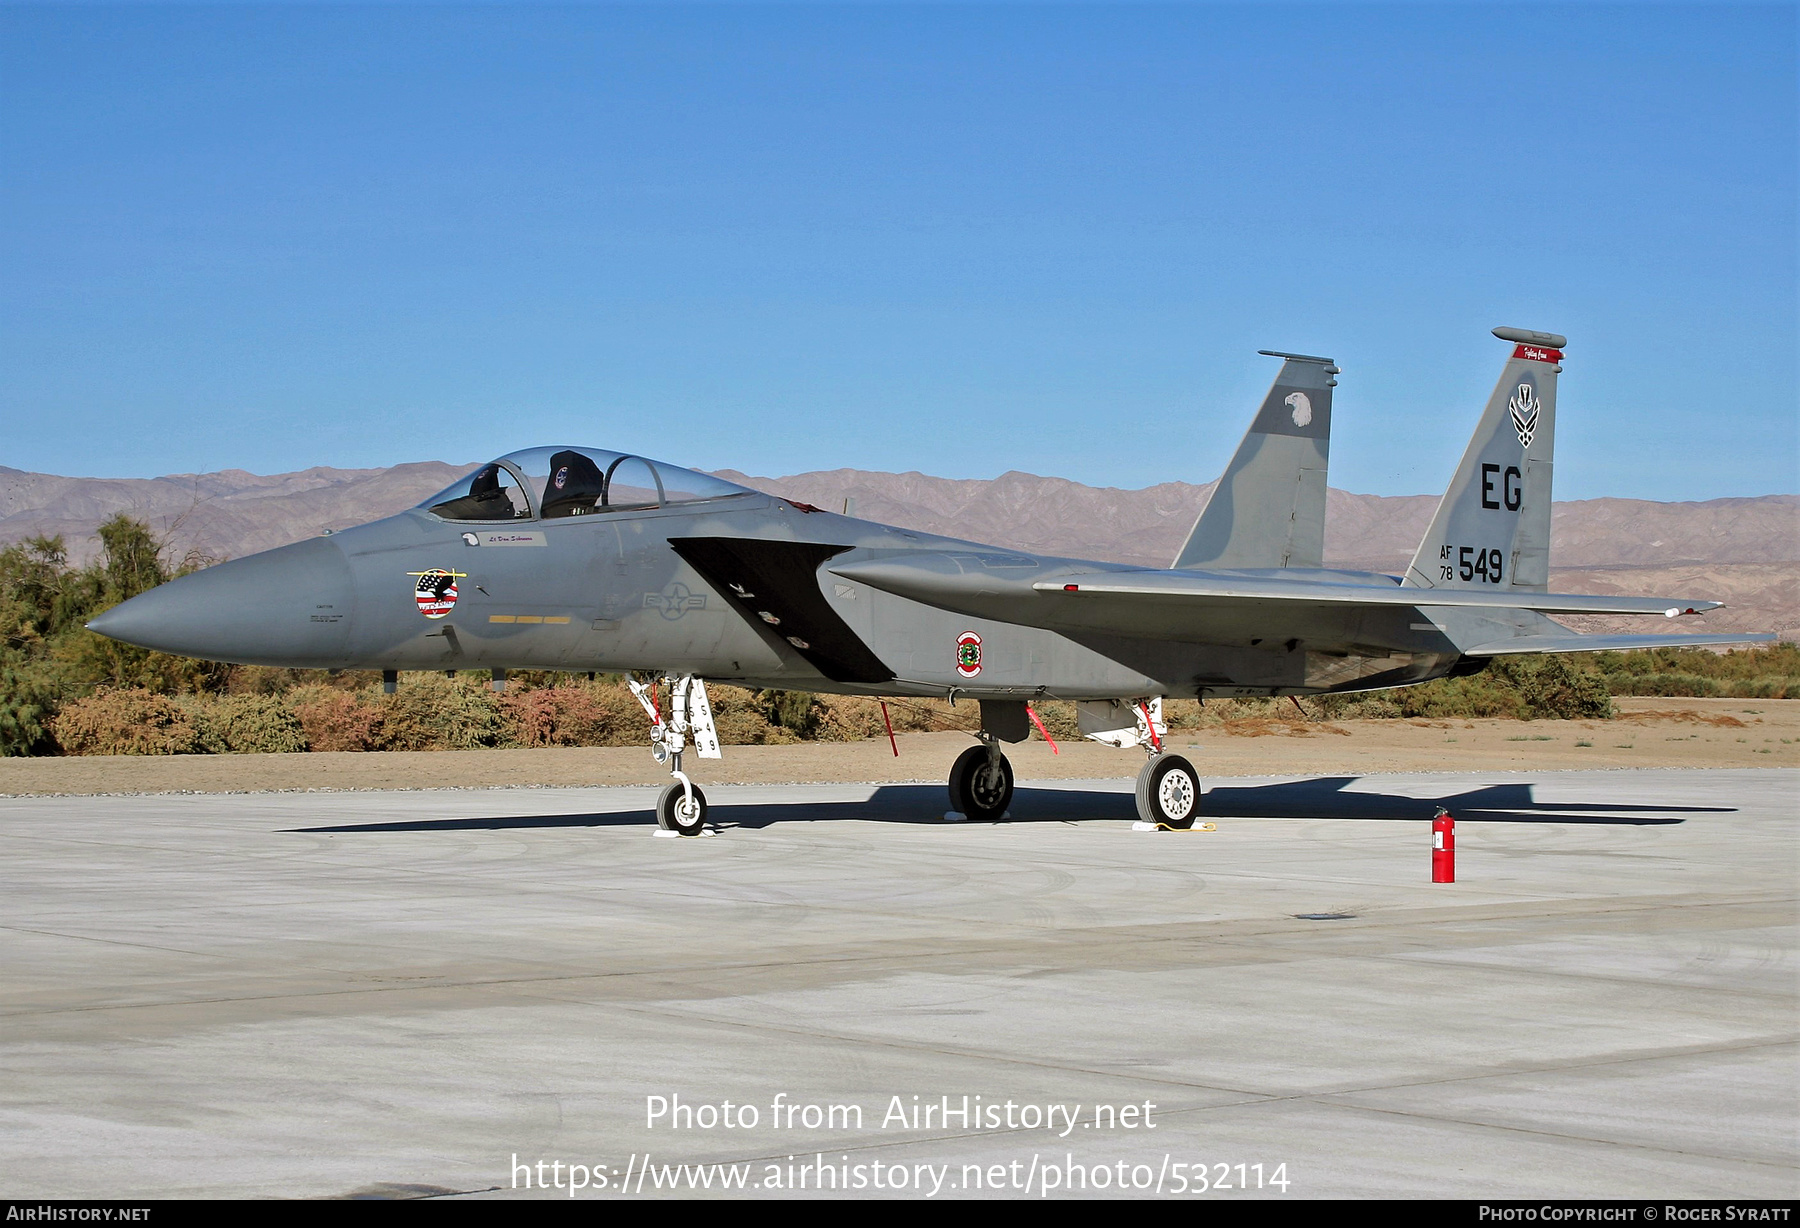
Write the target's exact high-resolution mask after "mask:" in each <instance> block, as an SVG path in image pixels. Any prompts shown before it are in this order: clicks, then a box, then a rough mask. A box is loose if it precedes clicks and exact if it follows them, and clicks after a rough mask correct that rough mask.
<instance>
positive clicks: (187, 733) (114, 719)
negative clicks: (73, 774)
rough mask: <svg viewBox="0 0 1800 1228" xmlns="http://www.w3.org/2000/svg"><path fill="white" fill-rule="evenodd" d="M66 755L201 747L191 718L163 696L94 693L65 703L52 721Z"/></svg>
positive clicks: (179, 750) (161, 752)
mask: <svg viewBox="0 0 1800 1228" xmlns="http://www.w3.org/2000/svg"><path fill="white" fill-rule="evenodd" d="M52 732H53V733H54V734H55V736H56V741H57V744H58V745H60V746H61V747H62V749H63V752H64V753H65V754H70V755H185V754H192V753H193V752H195V751H197V750H199V749H200V739H199V736H198V733H197V731H196V730H195V728H194V722H193V720H192V718H190V717H189V716H188V714H187V713H186V712H185V711H183V710H182V708H181V707H180V705H178V704H177V703H176V702H175V701H174V700H172V699H170V698H169V697H168V696H166V695H157V694H155V693H153V692H151V691H146V690H142V689H140V688H132V689H130V690H122V691H98V692H96V693H94V694H92V695H89V696H87V697H86V698H83V699H77V700H74V701H72V702H70V703H67V704H64V705H63V707H62V710H61V711H60V712H58V713H57V714H56V716H55V718H54V719H53V721H52Z"/></svg>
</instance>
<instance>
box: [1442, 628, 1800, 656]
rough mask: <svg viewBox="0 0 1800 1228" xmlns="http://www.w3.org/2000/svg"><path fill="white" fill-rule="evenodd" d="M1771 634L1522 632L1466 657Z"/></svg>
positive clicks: (1733, 640) (1757, 640) (1755, 639)
mask: <svg viewBox="0 0 1800 1228" xmlns="http://www.w3.org/2000/svg"><path fill="white" fill-rule="evenodd" d="M1774 640H1775V637H1774V636H1773V635H1754V634H1751V633H1749V632H1740V633H1738V634H1735V635H1577V634H1576V633H1574V632H1573V631H1571V632H1569V633H1568V634H1567V635H1521V636H1518V637H1516V638H1514V639H1510V640H1497V641H1495V642H1494V643H1492V644H1477V645H1476V646H1475V647H1473V648H1468V649H1465V650H1464V651H1463V656H1465V657H1504V656H1511V655H1512V654H1514V653H1521V652H1626V651H1629V650H1630V649H1633V648H1703V647H1706V646H1708V645H1711V644H1769V643H1773V642H1774Z"/></svg>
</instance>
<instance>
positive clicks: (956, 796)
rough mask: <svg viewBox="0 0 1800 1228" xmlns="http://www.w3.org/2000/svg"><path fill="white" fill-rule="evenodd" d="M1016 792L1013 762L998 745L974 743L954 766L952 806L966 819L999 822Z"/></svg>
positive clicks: (959, 756) (951, 771) (951, 789)
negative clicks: (1014, 789) (1007, 759)
mask: <svg viewBox="0 0 1800 1228" xmlns="http://www.w3.org/2000/svg"><path fill="white" fill-rule="evenodd" d="M1012 795H1013V771H1012V764H1010V763H1008V762H1007V761H1006V756H1005V755H1003V754H1001V753H1000V751H999V749H998V748H997V747H994V746H989V745H982V746H971V747H969V749H968V750H965V751H964V752H963V753H962V754H960V755H958V756H957V758H956V763H955V764H954V765H953V766H952V767H951V768H950V809H951V810H952V811H953V812H955V813H957V814H960V815H962V816H963V817H964V818H967V819H976V820H981V821H986V822H997V821H998V820H1000V819H1003V818H1005V817H1006V808H1007V807H1008V806H1010V805H1011V804H1012Z"/></svg>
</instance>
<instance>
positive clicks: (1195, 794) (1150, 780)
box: [1137, 750, 1200, 831]
mask: <svg viewBox="0 0 1800 1228" xmlns="http://www.w3.org/2000/svg"><path fill="white" fill-rule="evenodd" d="M1137 812H1138V821H1139V822H1140V823H1144V824H1147V825H1149V826H1153V827H1155V828H1156V829H1157V830H1159V831H1161V830H1169V831H1187V830H1189V829H1190V828H1192V827H1193V826H1194V819H1195V818H1196V817H1197V816H1198V815H1199V814H1200V773H1198V772H1196V771H1195V770H1194V765H1193V764H1191V763H1189V762H1188V761H1187V760H1186V759H1184V758H1182V757H1181V756H1180V755H1170V754H1166V753H1164V752H1162V751H1158V750H1152V751H1151V752H1150V759H1149V761H1148V762H1146V763H1145V764H1144V767H1143V770H1142V771H1140V772H1139V773H1138V778H1137Z"/></svg>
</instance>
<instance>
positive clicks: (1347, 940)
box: [0, 769, 1800, 1198]
mask: <svg viewBox="0 0 1800 1228" xmlns="http://www.w3.org/2000/svg"><path fill="white" fill-rule="evenodd" d="M1129 787H1130V782H1129V781H1121V780H1114V781H1094V782H1081V781H1057V782H1054V783H1043V784H1038V785H1032V784H1029V783H1026V784H1022V785H1021V787H1020V790H1019V794H1018V798H1017V800H1016V802H1015V804H1014V807H1013V816H1014V817H1013V820H1012V821H1011V822H1007V823H1001V824H956V825H953V824H946V823H944V822H942V821H941V819H940V816H941V814H942V811H943V809H944V790H943V787H942V786H941V785H907V784H885V785H807V786H776V785H741V786H718V787H715V788H711V789H709V790H708V794H709V797H710V799H711V801H712V803H713V817H714V818H715V820H717V822H718V824H719V827H718V829H717V831H716V833H715V834H712V835H709V836H706V837H701V838H695V839H687V840H682V839H653V838H652V837H651V832H652V831H653V830H654V829H653V823H652V820H651V815H650V806H651V805H652V803H653V801H654V799H655V797H656V792H657V791H656V790H655V789H650V788H604V789H602V788H594V789H555V790H518V789H508V790H483V791H455V790H439V791H411V792H403V793H334V794H296V793H288V794H273V793H270V794H247V795H245V794H236V795H212V796H176V795H160V796H143V797H113V796H109V797H87V798H81V797H38V798H14V799H5V800H0V929H3V932H4V941H3V943H0V1196H5V1197H10V1198H49V1197H64V1198H69V1197H119V1198H132V1197H180V1196H240V1197H241V1196H252V1197H255V1196H343V1195H362V1196H384V1195H385V1196H400V1197H405V1196H409V1195H413V1196H417V1195H443V1196H447V1195H452V1194H455V1195H463V1196H486V1197H511V1196H520V1195H525V1194H527V1193H529V1194H531V1195H539V1196H541V1195H544V1194H548V1195H549V1196H553V1197H569V1196H570V1194H571V1190H570V1189H568V1188H567V1186H568V1185H569V1184H570V1176H571V1174H572V1173H575V1172H577V1171H579V1173H580V1174H581V1180H582V1181H583V1182H584V1183H585V1184H586V1188H583V1189H580V1190H578V1191H575V1192H574V1193H575V1196H579V1197H589V1198H607V1197H618V1196H619V1195H620V1193H621V1189H620V1187H621V1185H622V1184H623V1185H627V1186H630V1187H631V1188H630V1189H629V1190H628V1192H629V1193H631V1194H633V1195H636V1194H640V1193H641V1194H642V1195H643V1196H645V1197H650V1196H653V1195H655V1196H665V1197H666V1196H682V1197H687V1196H700V1197H704V1196H713V1197H717V1196H720V1195H721V1193H730V1194H732V1195H733V1196H743V1195H744V1194H748V1195H752V1196H754V1195H757V1194H759V1193H760V1194H768V1193H771V1192H779V1193H781V1194H783V1195H787V1194H790V1193H792V1192H795V1191H791V1190H789V1189H787V1188H786V1186H787V1185H788V1184H789V1182H790V1181H792V1182H798V1181H800V1180H801V1179H802V1178H804V1180H805V1181H806V1189H805V1190H804V1191H799V1192H803V1193H804V1192H811V1190H812V1188H813V1187H814V1186H815V1185H817V1184H819V1183H821V1182H826V1181H837V1182H839V1183H840V1188H839V1189H838V1191H837V1193H838V1194H839V1195H840V1196H841V1195H842V1194H843V1193H845V1192H846V1191H845V1189H844V1186H848V1193H849V1194H850V1195H851V1196H855V1197H878V1196H900V1197H938V1198H947V1197H954V1196H960V1197H968V1196H989V1197H992V1196H1002V1197H1022V1196H1026V1195H1027V1194H1029V1195H1030V1196H1032V1197H1037V1196H1039V1195H1040V1194H1043V1193H1048V1194H1049V1195H1050V1196H1052V1197H1062V1196H1068V1195H1070V1194H1073V1195H1075V1196H1080V1195H1083V1194H1086V1195H1089V1196H1093V1195H1095V1194H1099V1195H1101V1196H1108V1197H1112V1196H1118V1195H1119V1194H1120V1193H1121V1192H1123V1193H1126V1194H1140V1195H1154V1194H1155V1193H1157V1192H1158V1191H1159V1190H1160V1192H1161V1193H1162V1194H1163V1195H1164V1196H1172V1195H1173V1196H1184V1197H1188V1198H1196V1197H1206V1198H1214V1197H1244V1196H1250V1197H1262V1198H1281V1197H1287V1198H1299V1197H1327V1196H1330V1197H1343V1196H1348V1197H1356V1196H1417V1197H1495V1198H1501V1197H1505V1198H1579V1197H1599V1198H1606V1197H1628V1198H1650V1197H1659V1198H1660V1197H1668V1198H1684V1197H1685V1198H1729V1197H1758V1198H1794V1197H1796V1196H1797V1195H1800V1140H1797V1132H1800V1076H1797V1063H1796V1050H1797V1046H1796V1040H1797V1038H1800V1037H1797V1033H1800V1010H1797V1007H1800V974H1797V963H1796V936H1797V929H1800V925H1797V923H1800V903H1797V895H1800V844H1797V841H1796V818H1797V817H1800V772H1797V771H1794V770H1790V769H1776V770H1761V771H1758V770H1716V771H1675V770H1635V771H1606V772H1561V773H1558V772H1543V773H1537V774H1528V773H1527V774H1520V773H1507V772H1484V773H1478V774H1464V775H1453V774H1441V775H1437V774H1414V775H1388V776H1364V777H1339V778H1326V779H1318V778H1314V779H1308V780H1293V779H1291V778H1289V779H1284V778H1240V779H1231V780H1221V781H1219V782H1217V783H1215V784H1214V785H1213V787H1212V788H1211V789H1210V791H1209V792H1208V794H1207V798H1206V812H1207V817H1208V818H1209V819H1211V820H1213V821H1214V822H1216V823H1217V825H1218V830H1217V831H1214V832H1194V833H1179V834H1178V833H1138V832H1133V831H1131V830H1130V820H1131V818H1132V813H1131V799H1130V793H1129ZM1439 801H1442V802H1443V803H1444V804H1445V805H1447V806H1448V807H1449V808H1450V810H1451V812H1452V813H1453V814H1454V815H1455V816H1456V818H1457V820H1458V822H1457V833H1456V834H1457V840H1458V866H1457V869H1458V879H1459V881H1458V882H1456V883H1454V884H1433V883H1432V882H1431V881H1430V868H1429V867H1430V835H1429V819H1430V816H1431V814H1432V812H1433V809H1434V806H1435V804H1436V803H1437V802H1439ZM1308 917H1318V918H1326V919H1304V918H1308ZM915 1097H916V1099H915ZM964 1097H967V1098H968V1099H967V1101H966V1102H965V1100H964ZM977 1097H979V1100H977V1099H976V1098H977ZM727 1101H729V1102H730V1103H731V1105H732V1106H733V1113H734V1114H735V1116H734V1124H732V1125H730V1126H727V1125H726V1124H725V1122H724V1121H722V1120H720V1117H721V1116H722V1115H723V1112H724V1110H723V1108H722V1106H723V1105H724V1103H725V1102H727ZM659 1102H660V1104H661V1105H662V1106H663V1107H664V1110H665V1111H664V1112H663V1113H662V1115H661V1116H660V1117H658V1118H656V1119H654V1120H652V1119H651V1114H652V1113H654V1112H655V1111H656V1110H657V1107H658V1105H659ZM965 1103H966V1104H967V1106H968V1107H969V1108H970V1109H971V1110H972V1112H971V1113H970V1115H969V1117H968V1118H967V1119H963V1118H962V1117H960V1116H959V1115H958V1114H956V1113H952V1114H951V1116H950V1117H949V1119H948V1120H947V1121H946V1120H945V1119H944V1117H943V1116H942V1114H941V1113H937V1114H934V1115H932V1116H931V1117H930V1118H929V1119H927V1118H926V1117H925V1116H924V1115H923V1114H922V1113H921V1114H920V1115H919V1116H917V1117H915V1116H914V1113H915V1111H917V1110H922V1109H924V1108H926V1107H931V1108H935V1109H942V1108H943V1107H945V1106H946V1105H947V1106H948V1107H949V1108H951V1109H952V1110H960V1109H962V1108H963V1107H964V1106H965ZM677 1104H679V1105H681V1106H685V1107H686V1108H687V1109H688V1110H689V1112H690V1113H691V1114H692V1116H690V1117H687V1118H681V1117H680V1116H679V1110H678V1109H677V1107H676V1106H677ZM708 1106H710V1113H711V1116H710V1117H709V1111H708ZM745 1106H748V1107H749V1108H750V1109H753V1110H754V1111H755V1117H756V1120H755V1122H754V1123H750V1122H749V1121H748V1120H747V1118H748V1117H749V1113H748V1112H746V1110H745ZM809 1106H810V1107H812V1108H813V1109H814V1110H815V1113H814V1114H813V1115H812V1116H813V1119H814V1121H815V1122H816V1124H810V1125H809V1114H808V1112H807V1109H808V1107H809ZM831 1106H836V1107H837V1109H838V1112H837V1114H836V1116H835V1117H832V1116H830V1115H829V1111H830V1108H831ZM1101 1106H1106V1107H1105V1108H1104V1109H1102V1108H1101ZM1145 1106H1152V1107H1145ZM852 1108H855V1109H858V1110H860V1115H861V1121H860V1124H859V1123H858V1122H857V1121H856V1120H855V1118H854V1116H853V1115H852V1113H851V1110H852ZM787 1110H793V1115H792V1117H790V1118H788V1119H787V1120H783V1117H784V1113H785V1112H786V1111H787ZM1033 1112H1035V1113H1036V1115H1037V1121H1036V1124H1033V1121H1032V1113H1033ZM990 1113H991V1114H992V1115H991V1116H990V1115H989V1114H990ZM1008 1116H1010V1117H1011V1125H1010V1126H1009V1125H1008V1124H1007V1120H1006V1119H1007V1118H1008ZM1146 1118H1147V1120H1146ZM1046 1119H1048V1120H1049V1121H1051V1122H1053V1123H1054V1124H1053V1125H1046V1124H1044V1123H1045V1120H1046ZM709 1121H710V1122H711V1127H710V1128H707V1123H708V1122H709ZM646 1155H647V1156H648V1157H649V1164H648V1166H646V1164H645V1157H646ZM789 1157H794V1158H793V1160H792V1161H791V1162H790V1160H789ZM816 1157H817V1158H816ZM539 1161H543V1167H542V1168H539V1167H537V1165H538V1162H539ZM683 1164H685V1165H713V1164H724V1165H726V1166H727V1167H726V1168H724V1169H714V1168H710V1167H709V1168H701V1169H688V1170H680V1169H672V1168H667V1167H665V1166H670V1165H683ZM552 1165H554V1167H552ZM570 1165H578V1166H580V1168H579V1170H576V1169H571V1168H570ZM732 1165H740V1166H744V1167H741V1168H735V1169H734V1168H732V1167H730V1166H732ZM1258 1165H1261V1168H1260V1169H1258V1168H1257V1167H1256V1166H1258ZM1225 1166H1229V1167H1225ZM1239 1166H1242V1167H1241V1168H1240V1167H1239ZM646 1177H647V1178H648V1180H646ZM540 1178H542V1179H544V1180H546V1181H548V1182H549V1183H550V1184H552V1186H553V1187H555V1186H556V1185H557V1184H558V1183H560V1185H561V1187H562V1188H551V1189H549V1190H548V1191H545V1190H541V1189H539V1188H537V1183H538V1181H539V1179H540ZM1259 1178H1260V1182H1259ZM740 1179H741V1180H742V1181H743V1182H744V1187H743V1189H742V1190H741V1191H739V1190H736V1189H732V1190H722V1189H721V1183H722V1182H730V1181H736V1180H740ZM1202 1179H1204V1181H1205V1184H1206V1186H1207V1189H1206V1191H1205V1192H1204V1193H1201V1192H1200V1185H1201V1181H1202ZM1221 1179H1223V1181H1224V1182H1225V1184H1227V1185H1229V1186H1230V1187H1231V1188H1229V1189H1219V1188H1216V1186H1217V1184H1218V1183H1219V1182H1220V1180H1221ZM524 1181H528V1182H530V1183H531V1188H530V1189H529V1190H527V1189H526V1188H525V1186H524V1185H523V1184H522V1182H524ZM707 1181H710V1182H711V1183H712V1185H711V1188H710V1189H708V1188H693V1187H695V1186H700V1185H701V1184H702V1183H703V1182H707ZM1102 1181H1104V1185H1102ZM601 1182H604V1188H601V1186H600V1183H601ZM638 1183H642V1184H638ZM775 1183H778V1186H779V1188H777V1186H776V1184H775ZM1259 1184H1260V1188H1259ZM1245 1186H1248V1187H1249V1188H1248V1189H1245V1188H1243V1187H1245ZM1070 1187H1074V1188H1072V1189H1071V1188H1070ZM1179 1187H1184V1188H1185V1190H1186V1193H1185V1194H1183V1193H1182V1192H1181V1188H1179ZM831 1192H832V1191H831V1190H830V1189H829V1188H828V1189H827V1190H826V1193H828V1194H829V1193H831Z"/></svg>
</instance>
